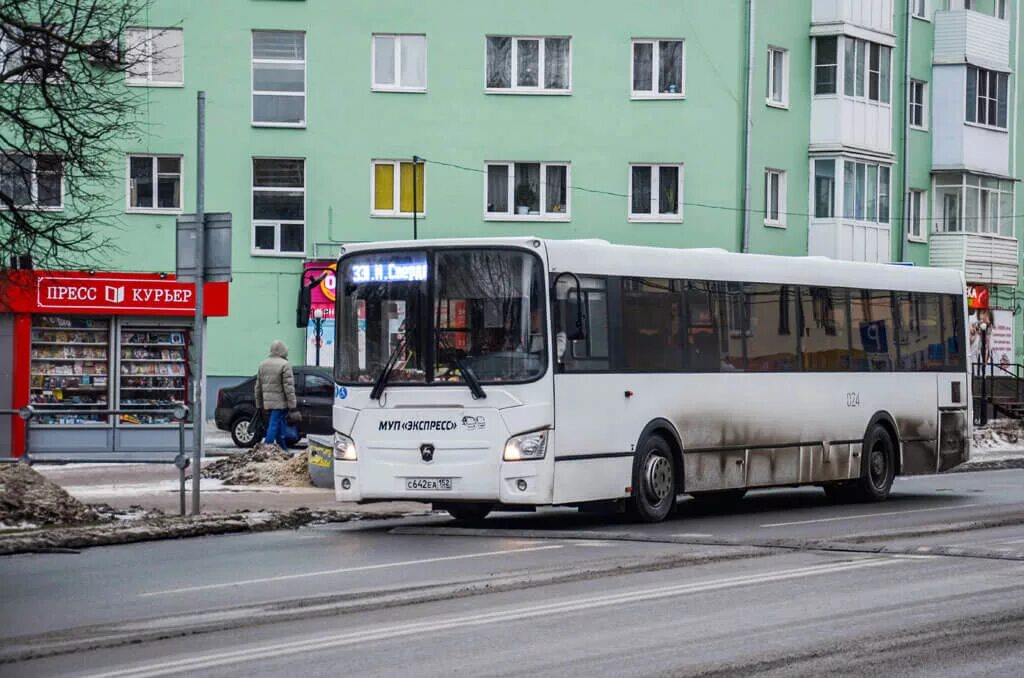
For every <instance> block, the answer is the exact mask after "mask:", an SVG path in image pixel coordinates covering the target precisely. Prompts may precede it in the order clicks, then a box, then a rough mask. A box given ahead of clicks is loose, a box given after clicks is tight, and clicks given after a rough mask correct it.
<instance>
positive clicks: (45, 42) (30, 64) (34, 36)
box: [0, 24, 67, 84]
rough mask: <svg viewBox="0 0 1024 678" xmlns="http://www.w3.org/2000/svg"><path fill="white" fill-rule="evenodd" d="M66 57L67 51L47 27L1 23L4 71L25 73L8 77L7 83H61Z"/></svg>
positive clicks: (0, 58) (0, 67)
mask: <svg viewBox="0 0 1024 678" xmlns="http://www.w3.org/2000/svg"><path fill="white" fill-rule="evenodd" d="M54 30H60V28H59V27H56V28H55V29H54ZM66 57H67V48H66V47H65V46H64V45H63V44H62V43H60V41H58V40H56V39H55V38H53V37H52V36H51V35H50V33H49V32H48V31H47V30H46V29H44V27H42V26H26V27H24V28H20V27H17V26H11V25H7V24H0V72H2V73H4V74H8V73H12V72H13V71H15V70H21V71H22V72H21V73H20V74H19V75H10V76H7V77H5V82H12V83H13V82H17V83H23V84H32V83H35V84H38V83H40V82H42V81H43V80H44V79H45V80H46V81H47V82H53V83H56V82H60V80H61V78H62V77H63V69H64V60H65V58H66Z"/></svg>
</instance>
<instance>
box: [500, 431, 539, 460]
mask: <svg viewBox="0 0 1024 678" xmlns="http://www.w3.org/2000/svg"><path fill="white" fill-rule="evenodd" d="M547 449H548V432H547V431H533V432H532V433H524V434H522V435H518V436H512V437H511V438H509V439H508V442H507V443H505V456H504V459H505V461H524V460H526V459H543V458H544V453H545V452H547Z"/></svg>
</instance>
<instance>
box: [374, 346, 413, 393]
mask: <svg viewBox="0 0 1024 678" xmlns="http://www.w3.org/2000/svg"><path fill="white" fill-rule="evenodd" d="M408 336H409V334H408V331H406V332H403V333H402V340H401V341H400V342H398V344H396V345H395V348H394V349H393V350H392V351H391V355H389V356H388V360H387V362H386V363H384V369H383V370H381V373H380V374H379V375H377V381H375V382H373V390H372V391H370V398H372V399H373V400H380V397H381V396H382V395H384V389H385V388H386V387H387V385H388V379H389V378H390V377H391V372H392V370H394V369H395V363H397V362H398V356H400V355H402V351H404V350H405V347H406V345H407V344H408V341H407V339H408Z"/></svg>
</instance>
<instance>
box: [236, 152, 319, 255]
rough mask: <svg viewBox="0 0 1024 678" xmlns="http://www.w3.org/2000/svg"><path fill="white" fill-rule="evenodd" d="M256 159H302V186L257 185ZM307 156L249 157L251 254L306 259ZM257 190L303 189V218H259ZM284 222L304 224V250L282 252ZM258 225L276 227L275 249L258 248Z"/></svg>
mask: <svg viewBox="0 0 1024 678" xmlns="http://www.w3.org/2000/svg"><path fill="white" fill-rule="evenodd" d="M256 160H301V161H302V188H299V187H297V186H257V185H256V168H255V164H256V163H255V161H256ZM306 160H307V159H306V158H302V157H296V156H270V155H254V156H252V157H251V158H250V159H249V210H250V214H251V216H252V227H251V228H250V229H249V237H250V238H251V242H250V250H249V254H251V255H252V256H254V257H285V258H290V259H304V258H305V257H306V248H307V245H308V242H307V241H308V235H309V234H308V233H307V229H306V224H307V222H308V220H307V219H306V218H305V217H306V216H307V214H308V208H309V206H308V205H307V200H306V187H307V186H309V174H308V172H309V166H308V165H307V164H306ZM256 191H263V192H266V193H295V192H297V191H302V215H303V218H302V219H279V220H276V221H270V220H268V219H257V218H256V214H255V211H254V210H253V203H254V199H253V198H254V195H255V193H256ZM282 224H302V251H301V252H282V251H281V225H282ZM257 226H273V227H274V249H272V250H261V249H257V248H256V227H257Z"/></svg>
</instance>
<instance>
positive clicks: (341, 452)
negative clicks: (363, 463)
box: [334, 433, 359, 461]
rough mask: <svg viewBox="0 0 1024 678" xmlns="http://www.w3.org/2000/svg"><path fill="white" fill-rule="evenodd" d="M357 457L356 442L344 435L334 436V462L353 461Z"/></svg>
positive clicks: (337, 434) (336, 434)
mask: <svg viewBox="0 0 1024 678" xmlns="http://www.w3.org/2000/svg"><path fill="white" fill-rule="evenodd" d="M358 458H359V457H358V456H357V455H356V441H354V440H352V439H351V438H349V437H348V436H347V435H345V434H344V433H335V434H334V459H335V461H355V460H356V459H358Z"/></svg>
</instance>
